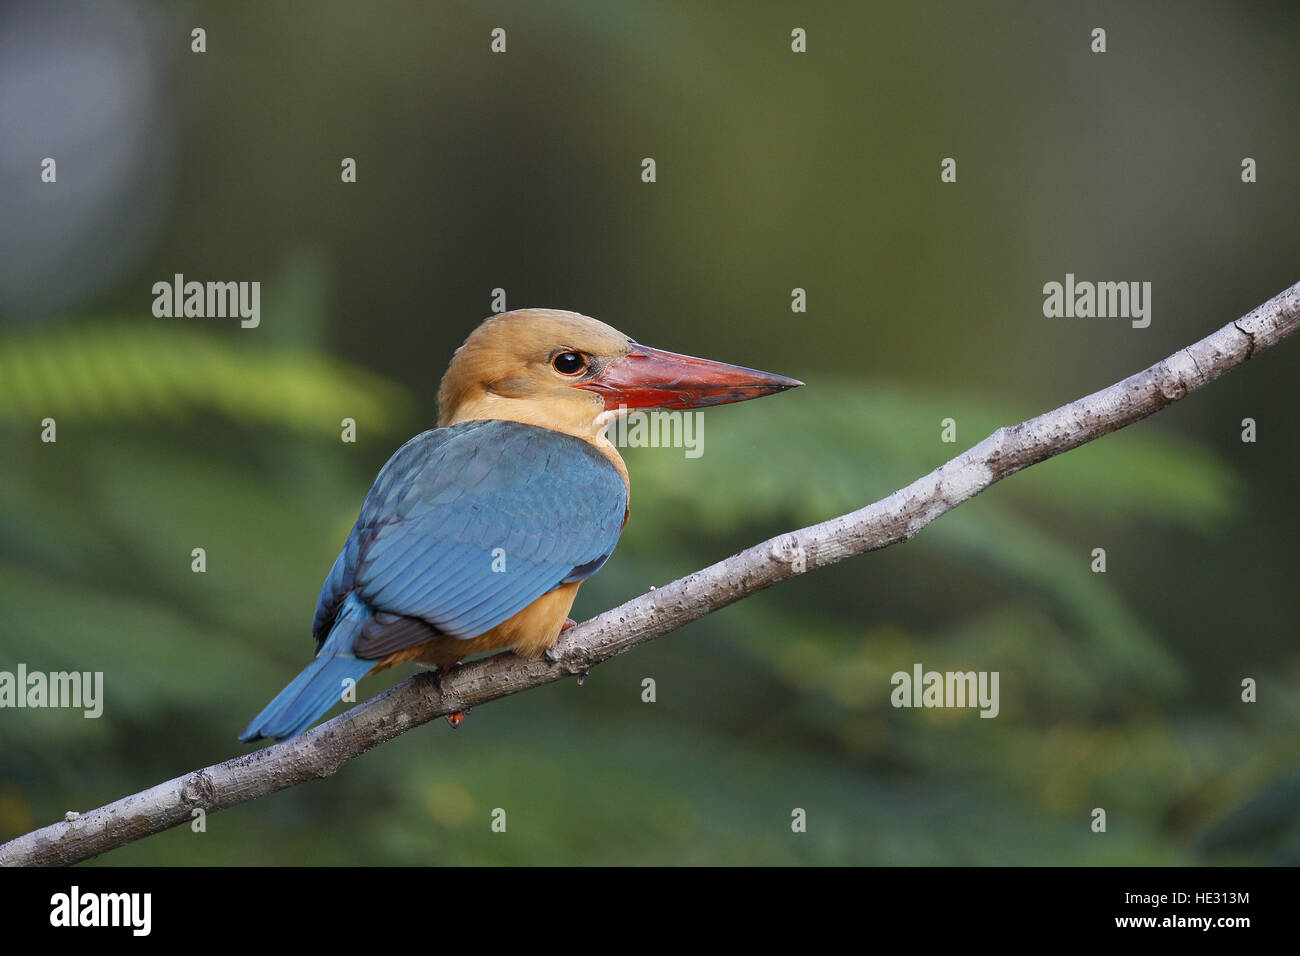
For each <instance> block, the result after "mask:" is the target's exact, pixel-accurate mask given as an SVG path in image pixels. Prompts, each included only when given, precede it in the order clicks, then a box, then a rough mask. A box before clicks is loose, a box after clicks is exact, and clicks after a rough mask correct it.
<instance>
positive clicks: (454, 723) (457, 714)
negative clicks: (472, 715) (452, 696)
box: [433, 661, 474, 730]
mask: <svg viewBox="0 0 1300 956" xmlns="http://www.w3.org/2000/svg"><path fill="white" fill-rule="evenodd" d="M458 667H460V661H453V662H452V663H450V664H443V665H441V666H439V668H438V669H437V670H436V671H435V672H434V674H433V682H434V684H436V685H437V687H438V692H439V693H442V680H443V678H444V677H446V676H447V675H448V674H450V673H451V672H452V671H454V670H455V669H456V668H458ZM473 709H474V708H473V707H466V708H465V709H464V710H453V711H452V712H451V713H450V714H448V715H447V723H449V724H451V729H452V730H455V729H456V728H457V727H459V726H460V725H461V724H462V723H464V722H465V715H466V714H468V713H469V712H470V711H472V710H473Z"/></svg>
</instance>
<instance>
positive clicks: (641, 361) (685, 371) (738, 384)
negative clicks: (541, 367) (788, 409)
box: [577, 345, 803, 411]
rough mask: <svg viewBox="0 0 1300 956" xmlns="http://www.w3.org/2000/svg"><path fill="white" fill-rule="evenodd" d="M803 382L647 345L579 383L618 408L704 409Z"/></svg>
mask: <svg viewBox="0 0 1300 956" xmlns="http://www.w3.org/2000/svg"><path fill="white" fill-rule="evenodd" d="M802 384H803V382H800V381H798V380H797V379H793V378H786V377H785V376H784V375H773V374H771V373H770V372H760V371H757V370H756V369H752V368H741V367H740V366H738V365H727V364H726V363H725V362H711V361H709V360H708V359H700V358H692V357H691V356H689V355H677V354H676V353H674V352H663V351H660V350H659V349H652V348H650V347H649V346H648V345H633V346H632V351H631V352H629V353H628V354H627V355H625V356H623V357H622V358H619V359H615V360H614V361H612V362H610V363H609V365H608V366H607V367H606V368H605V371H604V372H602V373H601V375H600V377H599V378H595V379H592V380H591V381H590V382H584V383H583V384H581V385H579V386H577V387H578V388H585V389H587V390H588V391H592V392H596V393H597V394H599V395H600V396H601V397H602V398H604V399H605V409H606V410H607V411H610V410H613V409H616V408H618V407H619V406H620V405H621V406H623V407H625V408H704V407H705V406H708V405H726V404H729V403H730V402H744V401H748V400H749V399H751V398H759V397H761V396H763V395H771V394H773V393H774V392H784V391H785V390H786V389H787V388H798V387H799V386H800V385H802Z"/></svg>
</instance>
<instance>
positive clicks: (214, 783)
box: [0, 283, 1300, 865]
mask: <svg viewBox="0 0 1300 956" xmlns="http://www.w3.org/2000/svg"><path fill="white" fill-rule="evenodd" d="M1297 327H1300V283H1296V284H1295V285H1293V286H1291V287H1290V288H1289V289H1287V290H1286V291H1284V292H1281V293H1279V294H1278V295H1276V296H1274V297H1273V298H1272V299H1270V300H1269V301H1268V302H1265V303H1264V304H1263V305H1261V306H1259V307H1258V308H1257V309H1255V310H1254V311H1252V312H1250V313H1249V314H1248V315H1246V316H1243V317H1242V318H1240V319H1238V320H1237V321H1235V322H1230V323H1228V324H1227V325H1225V326H1224V327H1223V328H1221V329H1219V331H1217V332H1215V333H1214V334H1212V335H1208V336H1206V337H1205V338H1203V339H1201V340H1200V341H1199V342H1196V343H1195V344H1193V345H1190V346H1188V347H1187V348H1185V349H1182V350H1181V351H1179V352H1176V353H1175V354H1173V355H1171V356H1169V358H1167V359H1165V360H1164V361H1162V362H1157V363H1156V364H1155V365H1153V366H1151V367H1150V368H1148V369H1146V370H1144V371H1141V372H1139V373H1137V374H1136V375H1132V376H1130V377H1129V378H1126V379H1124V380H1123V381H1122V382H1116V383H1115V384H1114V385H1111V386H1110V387H1109V388H1104V389H1102V390H1101V391H1099V392H1094V393H1093V394H1091V395H1089V396H1087V397H1086V398H1081V399H1079V400H1078V401H1074V402H1071V403H1070V404H1068V405H1063V406H1061V407H1060V408H1057V409H1055V410H1053V411H1050V412H1047V413H1046V414H1043V415H1039V416H1038V417H1037V418H1031V419H1030V420H1029V421H1026V422H1021V423H1020V424H1019V425H1013V426H1011V427H1007V428H999V429H998V430H997V431H996V432H994V433H993V434H992V435H990V436H989V437H988V438H986V439H984V440H983V441H982V442H980V443H979V444H978V445H975V446H974V447H973V448H970V449H968V450H967V451H965V452H963V453H962V454H960V455H958V456H957V457H956V458H953V459H952V460H951V461H949V462H947V463H945V464H943V465H941V466H940V467H938V468H936V469H935V470H934V471H932V472H930V473H929V474H928V475H925V476H924V477H923V478H919V479H917V480H916V481H914V482H912V484H910V485H908V486H907V487H906V488H903V489H900V490H899V491H896V492H894V493H893V494H892V495H890V496H889V497H887V498H884V499H882V500H880V501H877V502H876V503H875V504H872V505H868V506H867V507H865V508H861V509H859V510H858V511H854V512H851V513H849V514H845V515H840V516H839V517H837V518H832V519H830V520H829V521H823V522H822V523H821V524H816V525H812V526H810V527H807V528H802V529H800V530H798V531H793V532H790V533H788V534H783V535H780V536H778V537H776V538H772V539H770V540H768V541H764V542H762V543H761V544H757V545H754V546H753V547H752V548H749V549H748V550H745V551H742V552H740V553H739V554H735V555H732V556H731V557H729V558H727V559H726V560H724V561H719V562H718V563H717V564H713V565H710V566H709V567H707V568H703V569H701V570H699V571H696V572H694V573H693V574H689V575H687V576H686V577H684V578H680V579H678V580H676V581H674V582H672V583H671V584H669V585H666V586H665V587H662V588H659V589H658V590H655V591H651V592H649V593H648V594H642V595H641V596H640V597H637V598H633V599H632V600H631V601H628V602H627V603H625V604H621V605H619V606H618V607H616V608H613V609H612V610H609V611H606V612H605V613H603V614H600V615H598V616H597V617H594V618H592V619H591V620H589V621H586V622H584V623H582V624H579V625H578V626H577V627H575V628H572V629H571V630H569V631H567V632H565V633H564V634H562V635H561V637H560V643H559V645H558V646H557V648H556V652H557V654H558V657H559V660H558V661H556V662H553V663H552V662H548V661H544V660H540V661H528V660H523V659H521V658H517V657H515V656H514V655H512V654H509V653H505V654H498V655H496V656H494V657H490V658H486V659H484V660H480V661H474V662H472V663H470V664H467V665H465V666H464V667H461V668H459V669H457V670H456V671H453V672H452V673H451V674H450V675H448V676H447V678H446V679H445V680H444V681H443V682H442V687H441V689H439V688H438V686H437V685H436V684H435V682H434V680H433V677H432V675H431V674H428V673H424V674H419V675H417V676H415V677H412V678H411V679H410V680H407V681H404V682H403V683H401V684H398V685H397V686H396V687H393V688H392V689H390V690H388V691H387V692H385V693H383V694H381V695H379V696H378V697H375V698H372V699H371V700H368V701H366V702H365V703H363V704H360V705H358V706H356V707H354V708H352V709H351V710H350V711H348V712H347V713H345V714H343V715H341V716H339V717H335V718H334V719H333V720H331V721H328V722H327V723H324V724H321V725H320V726H318V727H315V728H313V729H312V730H309V731H307V732H306V733H304V734H302V735H301V736H299V737H296V738H294V739H292V740H287V741H285V742H283V743H279V744H275V745H273V746H270V747H266V748H264V749H262V750H259V751H256V752H254V753H250V754H246V755H245V756H242V757H236V758H235V759H233V760H227V761H226V762H225V763H220V764H216V765H214V766H211V767H205V768H204V769H202V770H196V771H194V772H193V773H189V774H186V775H185V776H181V777H176V778H175V779H173V780H168V781H167V782H166V783H161V784H158V785H157V786H156V787H152V788H151V789H149V790H144V791H142V792H140V793H136V794H132V795H131V796H129V797H124V798H123V799H121V800H118V801H116V802H114V803H110V804H108V805H106V806H103V807H100V808H99V809H97V810H92V811H90V812H89V813H84V814H82V815H81V816H79V817H77V818H76V819H74V820H70V821H65V822H61V823H55V824H53V825H51V826H47V827H44V828H42V829H40V830H35V831H33V832H31V833H28V834H26V835H24V836H20V837H18V838H17V839H15V840H11V841H10V842H9V843H6V844H4V845H3V846H0V864H3V865H40V864H55V865H59V864H69V863H76V862H79V861H81V860H86V859H89V858H90V857H93V856H97V855H99V854H101V853H104V852H106V851H108V850H112V849H114V848H116V847H119V846H122V845H124V844H126V843H129V842H131V841H132V840H138V839H140V838H141V837H145V836H149V835H150V834H153V833H158V832H160V831H162V830H166V829H168V828H170V827H174V826H178V825H180V824H182V823H187V822H189V821H190V819H191V818H192V815H193V811H194V810H195V809H197V808H201V809H202V810H204V811H205V812H207V813H213V812H216V811H218V810H224V809H226V808H227V807H232V806H235V805H236V804H239V803H243V802H245V801H247V800H252V799H254V798H256V797H261V796H265V795H266V794H269V793H275V792H277V791H279V790H283V789H285V788H286V787H291V786H294V785H295V784H298V783H303V782H304V781H307V780H311V779H313V778H317V777H327V776H329V775H330V774H332V773H334V772H335V771H336V770H338V769H339V767H341V766H342V765H343V764H344V763H346V762H347V761H349V760H351V759H352V758H354V757H357V756H359V755H360V754H363V753H365V752H366V751H367V750H369V749H371V748H372V747H375V746H378V745H379V744H381V743H383V742H384V741H386V740H389V739H391V738H393V737H396V736H397V735H398V734H401V733H405V732H406V731H408V730H410V729H412V728H414V727H418V726H420V725H421V724H423V723H426V722H428V721H430V720H432V719H434V718H435V717H438V716H441V715H443V714H449V713H452V712H454V711H458V710H464V709H465V708H467V707H472V706H476V705H479V704H484V703H487V702H488V701H491V700H497V699H498V698H501V697H505V696H507V695H509V694H515V693H518V692H519V691H523V690H528V689H530V688H533V687H539V686H541V685H542V684H548V683H550V682H552V681H556V680H560V679H561V678H564V677H569V676H572V675H575V674H581V673H583V672H585V671H586V670H588V669H590V668H591V667H593V666H595V665H596V664H599V663H601V662H602V661H607V660H609V659H610V658H611V657H615V656H617V655H619V654H622V653H624V652H625V651H628V650H631V649H632V648H634V647H636V646H637V645H638V644H643V643H645V642H646V641H650V640H653V639H654V638H656V637H660V636H662V635H664V634H667V633H669V632H670V631H674V630H676V629H677V628H679V627H681V626H682V625H684V624H688V623H690V622H691V621H694V620H697V619H698V618H701V617H704V616H705V615H706V614H710V613H712V612H713V611H716V610H718V609H719V608H723V607H726V606H727V605H728V604H732V603H733V602H735V601H739V600H740V599H741V598H744V597H748V596H749V595H751V594H754V593H755V592H757V591H761V590H762V589H764V588H766V587H770V586H771V585H773V584H777V583H779V582H781V581H785V580H787V579H788V578H791V577H794V576H795V575H798V574H803V573H805V572H807V571H811V570H813V569H814V568H820V567H825V566H826V565H829V564H834V563H835V562H837V561H842V560H844V559H845V558H847V557H850V556H852V555H855V554H862V553H863V552H865V551H875V550H878V549H880V548H884V547H888V546H889V545H891V544H897V543H898V542H900V541H906V540H908V539H909V538H911V537H913V536H914V535H916V534H917V532H919V531H920V530H921V529H922V528H924V527H925V526H926V525H927V524H929V523H930V522H931V521H933V520H934V519H935V518H938V517H939V516H940V515H943V514H945V513H947V512H949V511H951V510H952V509H953V508H955V507H957V506H958V505H960V504H961V503H962V502H964V501H968V500H969V499H971V498H973V497H974V496H975V495H977V494H979V493H980V492H981V491H983V490H984V489H985V488H988V487H989V486H990V485H992V484H993V483H994V482H996V481H1000V480H1001V479H1003V478H1005V477H1006V476H1008V475H1011V474H1014V473H1015V472H1017V471H1019V470H1020V469H1022V468H1027V467H1029V466H1030V465H1033V464H1036V463H1038V462H1040V461H1044V460H1046V459H1048V458H1051V457H1052V456H1054V455H1059V454H1061V452H1065V451H1069V450H1070V449H1072V448H1077V447H1078V446H1080V445H1082V444H1085V443H1086V442H1090V441H1093V440H1094V439H1097V438H1100V437H1101V436H1103V435H1106V434H1109V433H1110V432H1113V431H1115V430H1117V429H1120V428H1123V427H1124V426H1125V425H1131V424H1133V423H1134V422H1136V421H1140V420H1141V419H1143V418H1146V417H1147V416H1148V415H1151V414H1154V413H1155V412H1158V411H1160V410H1161V409H1162V408H1164V407H1165V406H1166V405H1169V404H1171V403H1173V402H1176V401H1178V400H1179V399H1181V398H1183V397H1185V396H1187V395H1188V394H1190V393H1191V392H1194V391H1196V390H1197V389H1198V388H1201V387H1203V386H1205V385H1207V384H1209V383H1210V382H1212V381H1214V380H1215V379H1216V378H1218V377H1219V376H1220V375H1223V374H1224V373H1225V372H1227V371H1228V370H1229V369H1232V368H1235V367H1236V366H1238V365H1241V364H1242V363H1243V362H1246V361H1247V360H1248V359H1251V358H1253V357H1255V356H1256V355H1259V354H1260V353H1261V352H1263V351H1265V350H1266V349H1269V348H1271V347H1273V346H1274V345H1276V344H1277V343H1278V342H1280V341H1282V339H1284V338H1286V337H1287V336H1288V335H1290V334H1291V333H1292V332H1294V331H1296V328H1297Z"/></svg>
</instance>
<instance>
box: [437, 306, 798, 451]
mask: <svg viewBox="0 0 1300 956" xmlns="http://www.w3.org/2000/svg"><path fill="white" fill-rule="evenodd" d="M802 384H803V383H802V382H799V381H796V380H795V379H792V378H786V377H785V376H783V375H772V374H770V373H768V372H759V371H756V370H754V369H749V368H740V367H739V366H735V365H727V364H724V363H722V362H712V361H709V360H707V359H698V358H692V357H690V356H689V355H677V354H675V353H673V352H663V351H660V350H659V349H654V348H650V347H649V346H645V345H640V344H638V343H637V342H634V341H632V339H630V338H628V337H627V336H626V335H624V334H623V333H622V332H620V331H618V329H615V328H613V327H611V326H608V325H606V324H605V323H604V322H599V321H597V320H596V319H592V318H589V317H587V316H585V315H579V314H578V313H576V312H561V311H557V310H554V309H520V310H518V311H516V312H504V313H502V314H500V315H494V316H492V317H491V318H489V319H487V320H486V321H484V322H483V324H482V325H480V326H479V327H478V328H477V329H475V330H474V331H473V333H471V334H470V337H469V338H468V339H466V340H465V344H464V345H462V346H461V347H460V348H459V349H457V350H456V355H455V357H453V358H452V360H451V365H450V366H449V367H448V369H447V374H446V375H444V376H443V379H442V386H441V388H440V389H439V391H438V408H439V417H438V424H439V425H453V424H455V423H456V422H462V421H469V420H472V419H482V418H501V419H508V420H511V421H520V422H525V423H527V424H530V425H539V426H541V427H543V428H550V429H554V430H557V431H565V432H568V433H570V434H574V435H580V436H594V435H596V434H597V433H599V432H600V431H601V430H602V429H603V428H604V427H605V425H606V424H608V423H609V422H610V421H611V420H612V418H613V417H614V416H616V415H618V414H620V413H621V412H622V411H630V410H633V409H649V408H665V409H678V408H703V407H705V406H707V405H725V404H728V403H730V402H743V401H746V400H747V399H751V398H758V397H759V396H762V395H770V394H772V393H773V392H781V391H784V390H785V389H787V388H796V387H798V386H800V385H802Z"/></svg>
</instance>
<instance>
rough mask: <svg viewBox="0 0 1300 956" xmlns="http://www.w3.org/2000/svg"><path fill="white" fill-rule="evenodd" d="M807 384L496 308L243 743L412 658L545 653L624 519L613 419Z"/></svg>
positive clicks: (351, 547)
mask: <svg viewBox="0 0 1300 956" xmlns="http://www.w3.org/2000/svg"><path fill="white" fill-rule="evenodd" d="M802 384H803V383H802V382H798V381H795V380H794V379H791V378H785V377H783V376H781V375H771V374H769V373H767V372H759V371H755V370H753V369H747V368H739V367H737V366H734V365H725V364H723V363H721V362H711V361H708V360H706V359H698V358H691V357H690V356H686V355H676V354H674V353H672V352H662V351H660V350H658V349H653V348H649V347H647V346H644V345H639V344H637V343H636V342H634V341H633V340H632V339H630V338H628V337H627V336H626V335H624V334H623V333H622V332H619V331H618V330H617V329H614V328H612V327H610V326H608V325H606V324H605V323H603V322H598V321H597V320H595V319H592V318H588V317H587V316H584V315H579V314H577V313H575V312H561V311H556V310H551V309H522V310H519V311H516V312H506V313H503V314H500V315H496V316H493V317H491V318H489V319H487V320H486V321H484V322H483V323H482V324H481V325H480V326H479V327H478V328H477V329H475V330H474V332H473V333H472V334H471V335H470V337H469V338H468V339H466V341H465V344H464V345H462V346H461V347H460V348H459V349H457V350H456V354H455V356H454V357H453V358H452V361H451V365H450V366H449V367H448V368H447V373H446V375H444V376H443V379H442V384H441V386H440V388H439V390H438V410H439V415H438V427H437V428H434V429H432V430H430V431H426V432H424V433H423V434H421V435H417V436H416V437H415V438H412V439H411V440H410V441H408V442H407V443H406V444H405V445H403V446H402V447H401V448H399V449H398V450H397V453H396V454H394V455H393V457H392V458H390V459H389V461H388V464H386V465H385V466H384V467H383V470H382V471H380V473H379V477H377V478H376V479H375V482H374V484H373V485H372V486H371V488H370V492H369V493H368V494H367V495H366V498H365V501H364V502H363V503H362V505H361V515H360V516H359V517H358V518H357V522H356V525H355V526H354V527H353V529H352V533H351V534H349V535H348V539H347V542H346V543H345V544H344V545H343V550H342V552H341V553H340V554H339V556H338V559H337V560H336V561H335V562H334V567H333V568H332V569H331V571H330V573H329V576H328V577H327V578H326V579H325V585H324V587H322V588H321V593H320V600H319V601H318V602H317V605H316V619H315V623H314V624H313V627H312V634H313V636H314V637H315V638H316V646H317V652H316V657H315V659H314V660H312V662H311V663H310V664H308V665H307V667H306V669H305V670H303V671H302V673H300V674H299V675H298V676H297V677H295V678H294V679H293V681H292V682H291V683H290V684H289V685H288V686H287V687H285V688H284V690H282V691H281V692H280V693H279V694H278V695H277V696H276V698H275V699H274V700H272V701H271V702H270V703H269V704H267V705H266V707H265V708H264V709H263V710H262V712H261V713H260V714H258V715H257V716H256V717H254V718H253V721H252V723H250V724H249V725H248V727H247V728H246V729H245V730H244V732H243V733H242V734H240V739H241V740H244V741H252V740H257V739H259V738H262V737H273V738H276V739H284V738H286V737H292V736H294V735H295V734H298V733H300V732H301V731H303V730H304V729H306V728H307V727H309V726H310V725H311V724H312V723H313V722H315V721H316V719H317V718H319V717H320V716H321V715H322V714H324V713H325V711H327V710H329V708H330V707H331V706H332V705H333V704H334V703H335V702H336V701H338V700H339V699H340V697H341V695H342V693H343V691H344V689H345V688H347V687H350V686H352V685H353V684H354V683H355V682H356V681H357V680H359V679H360V678H362V677H364V676H365V675H366V674H371V673H376V672H378V671H382V670H385V669H387V668H389V667H392V666H393V665H395V664H399V663H401V662H403V661H413V662H418V663H421V664H427V665H432V666H435V667H438V668H440V670H441V671H444V672H445V671H446V669H448V668H450V667H454V666H455V665H456V664H457V663H458V662H459V661H460V660H461V659H463V658H465V657H467V656H469V655H471V654H476V653H480V652H483V651H491V650H496V649H499V648H507V647H510V648H514V651H515V653H516V654H519V655H521V656H524V657H533V658H535V657H537V656H539V655H541V654H542V653H543V652H545V651H547V650H549V649H550V648H551V647H553V646H554V645H555V642H556V640H557V638H558V637H559V635H560V632H561V630H562V629H564V628H565V627H566V626H571V625H572V621H569V620H568V613H569V609H570V608H571V607H572V605H573V599H574V596H575V595H576V594H577V592H578V585H579V584H580V583H581V582H582V581H583V580H584V579H586V578H587V577H589V576H590V575H592V574H594V573H595V572H596V571H598V570H599V569H600V567H601V566H602V565H603V564H604V563H605V561H606V560H608V558H609V556H610V553H611V552H612V551H613V550H614V545H615V544H616V543H617V542H618V537H619V534H620V533H621V532H622V530H623V525H624V524H625V523H626V522H627V515H628V474H627V466H626V465H625V464H624V463H623V459H622V458H621V457H620V456H619V454H618V452H617V450H615V448H614V446H613V444H611V443H610V441H609V440H608V438H606V436H605V429H606V427H607V426H608V425H609V424H610V423H611V422H613V421H614V420H615V418H616V417H617V416H619V415H622V414H626V413H627V412H629V411H632V410H635V409H650V408H661V409H686V408H702V407H704V406H707V405H722V404H726V403H729V402H743V401H745V400H746V399H750V398H758V397H759V396H761V395H768V394H771V393H773V392H780V391H784V390H785V389H788V388H795V387H797V386H799V385H802Z"/></svg>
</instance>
